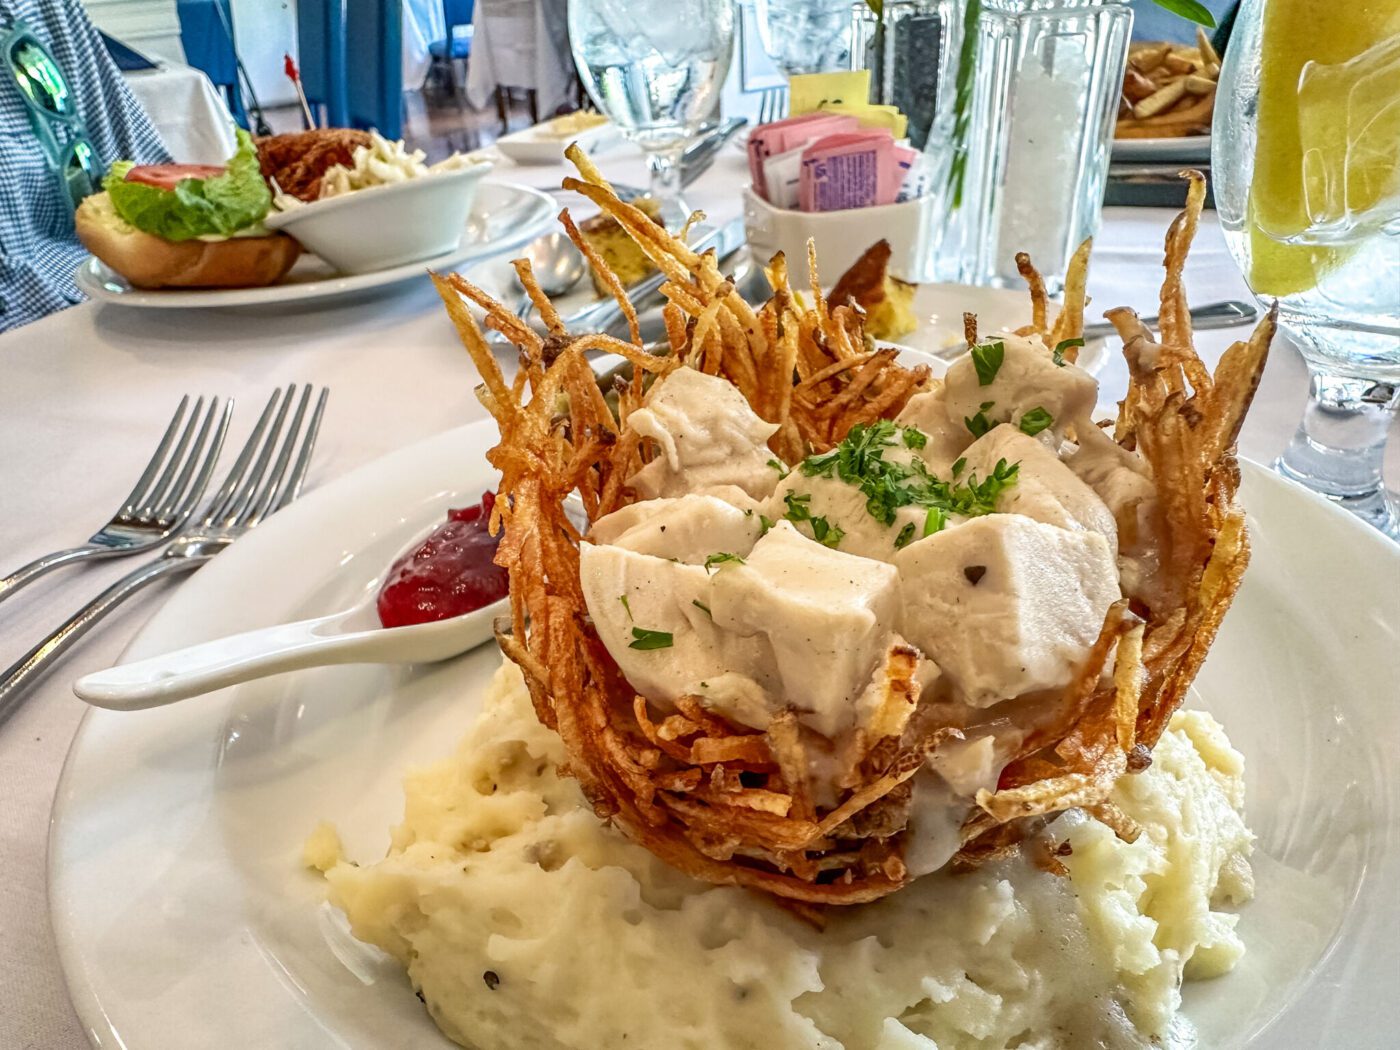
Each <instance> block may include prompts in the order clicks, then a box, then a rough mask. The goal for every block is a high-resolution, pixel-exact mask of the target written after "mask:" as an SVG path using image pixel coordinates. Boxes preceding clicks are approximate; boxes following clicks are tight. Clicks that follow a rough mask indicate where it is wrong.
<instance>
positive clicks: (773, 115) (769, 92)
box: [758, 86, 788, 124]
mask: <svg viewBox="0 0 1400 1050" xmlns="http://www.w3.org/2000/svg"><path fill="white" fill-rule="evenodd" d="M787 102H788V99H787V88H785V87H781V86H778V87H767V88H764V89H763V95H762V96H761V97H760V98H759V100H758V122H759V123H760V124H771V123H772V122H773V121H775V120H782V119H783V117H785V116H787Z"/></svg>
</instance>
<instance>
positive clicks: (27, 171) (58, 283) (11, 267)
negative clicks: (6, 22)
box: [0, 0, 170, 332]
mask: <svg viewBox="0 0 1400 1050" xmlns="http://www.w3.org/2000/svg"><path fill="white" fill-rule="evenodd" d="M0 12H3V13H4V14H6V15H8V16H10V17H11V18H13V19H16V20H19V21H23V22H24V23H26V24H27V25H28V27H29V28H30V29H31V30H33V32H34V35H35V36H37V37H38V38H39V40H40V41H42V42H43V44H44V45H45V47H47V48H48V51H49V54H50V55H52V56H53V58H54V61H55V62H57V63H58V66H59V68H60V69H61V70H62V71H63V75H64V78H65V79H66V80H67V81H68V88H69V90H70V91H71V92H72V93H73V95H74V97H75V98H76V99H77V103H78V112H79V113H80V114H81V115H82V118H83V121H84V122H85V123H86V124H87V131H88V137H89V138H90V139H91V140H92V145H93V149H94V150H95V151H96V153H97V155H98V156H99V157H100V158H101V159H102V163H103V166H104V168H105V166H106V165H109V164H111V163H112V162H113V161H117V160H134V161H136V162H137V163H138V164H159V163H162V162H165V161H168V160H169V159H170V155H169V153H168V152H167V151H166V148H165V144H164V143H163V142H161V140H160V135H159V134H158V133H157V132H156V129H155V127H154V126H153V125H152V124H151V118H150V117H149V116H148V115H147V114H146V111H145V110H144V109H143V108H142V107H141V104H140V103H139V102H137V101H136V99H135V98H134V97H133V96H132V94H131V91H130V90H129V89H128V88H127V86H126V82H125V81H124V80H122V75H121V72H120V71H119V70H118V69H117V67H116V64H115V63H114V62H113V61H112V58H111V56H110V55H109V54H108V53H107V49H106V48H105V47H104V46H103V44H102V38H101V36H99V35H98V32H97V30H96V28H94V26H93V24H92V23H91V22H90V21H88V16H87V13H86V12H85V11H84V10H83V8H82V6H81V4H79V3H78V0H0ZM86 256H87V252H86V251H85V250H84V249H83V247H82V245H80V244H79V243H78V240H77V238H76V237H75V236H74V235H73V219H72V215H71V214H70V212H69V210H68V205H67V203H66V201H65V200H64V199H63V197H62V195H61V191H60V188H59V185H58V182H57V180H56V179H55V178H54V175H53V173H52V172H50V171H49V168H48V165H47V164H46V163H45V161H44V154H43V150H42V149H40V146H39V140H38V139H37V138H35V136H34V132H33V130H32V128H31V126H30V123H29V115H28V110H26V108H25V105H24V103H23V101H21V99H20V93H19V86H18V85H17V84H16V83H15V81H14V78H13V77H12V76H11V75H10V73H9V70H8V68H4V69H0V332H3V331H5V330H6V329H10V328H15V327H17V326H19V325H22V324H27V323H28V322H30V321H34V320H37V319H38V318H40V317H43V316H45V315H46V314H50V313H53V312H54V311H55V310H62V309H63V308H64V307H66V306H69V305H71V304H73V303H76V302H80V301H81V300H82V298H83V296H82V293H81V292H79V291H78V289H77V288H76V287H75V286H74V284H73V271H74V269H75V268H76V267H77V266H78V264H79V263H80V262H82V260H83V259H84V258H85V257H86Z"/></svg>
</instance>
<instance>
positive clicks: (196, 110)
mask: <svg viewBox="0 0 1400 1050" xmlns="http://www.w3.org/2000/svg"><path fill="white" fill-rule="evenodd" d="M123 76H125V77H126V82H127V84H128V85H129V86H130V87H131V91H132V94H134V95H135V96H136V97H137V99H138V100H140V102H141V105H143V106H145V107H146V112H147V113H149V114H150V115H151V121H152V122H153V123H154V124H155V126H156V130H157V131H159V132H160V137H161V138H162V139H164V140H165V147H166V149H168V150H170V155H171V157H173V158H174V159H175V160H176V161H177V162H178V163H180V164H223V163H224V162H225V161H227V160H228V159H229V157H231V156H233V150H234V147H235V145H236V142H235V140H234V137H233V117H232V115H230V113H229V111H228V106H227V105H226V104H225V102H224V99H223V96H222V95H220V94H219V92H218V89H216V88H215V87H214V85H213V84H212V83H210V81H209V78H208V77H207V76H205V75H204V73H203V72H201V71H200V70H198V69H195V68H193V67H192V66H185V65H181V64H180V63H178V62H162V63H161V64H160V65H159V67H157V68H156V69H142V70H137V71H135V72H131V73H124V74H123Z"/></svg>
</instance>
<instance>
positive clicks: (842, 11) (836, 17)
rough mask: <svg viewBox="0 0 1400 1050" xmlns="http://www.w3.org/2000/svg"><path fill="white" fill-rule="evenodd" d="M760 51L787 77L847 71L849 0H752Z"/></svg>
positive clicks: (849, 63)
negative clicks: (760, 44) (760, 46)
mask: <svg viewBox="0 0 1400 1050" xmlns="http://www.w3.org/2000/svg"><path fill="white" fill-rule="evenodd" d="M754 15H755V18H756V20H757V22H758V36H759V40H760V41H761V42H762V44H763V50H764V52H765V53H766V54H767V55H768V57H769V58H771V59H772V60H773V64H774V65H775V66H777V67H778V69H779V70H781V71H782V72H783V73H784V74H786V75H787V76H795V75H797V74H799V73H825V72H829V71H831V70H838V69H850V68H851V30H852V27H853V25H854V20H853V18H852V15H851V0H754Z"/></svg>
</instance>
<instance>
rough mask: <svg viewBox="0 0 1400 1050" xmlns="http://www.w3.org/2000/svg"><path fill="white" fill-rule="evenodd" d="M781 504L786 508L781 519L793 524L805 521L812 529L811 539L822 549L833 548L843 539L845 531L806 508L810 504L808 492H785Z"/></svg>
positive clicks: (810, 495)
mask: <svg viewBox="0 0 1400 1050" xmlns="http://www.w3.org/2000/svg"><path fill="white" fill-rule="evenodd" d="M783 502H784V503H786V504H787V508H788V509H787V513H786V514H784V515H783V517H785V518H787V520H788V521H791V522H794V523H796V522H802V521H805V522H806V523H807V524H808V525H810V526H811V528H812V538H813V539H814V540H816V541H817V542H818V543H820V544H821V545H822V546H823V547H835V546H836V545H837V544H838V543H840V542H841V541H842V540H843V539H844V538H845V536H846V530H845V529H843V528H841V526H840V525H833V524H831V522H829V521H827V520H826V519H825V518H823V517H819V516H817V515H814V514H813V513H812V508H811V507H810V506H808V504H810V503H811V502H812V494H811V493H810V492H803V493H800V494H799V493H796V492H785V493H783Z"/></svg>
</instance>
